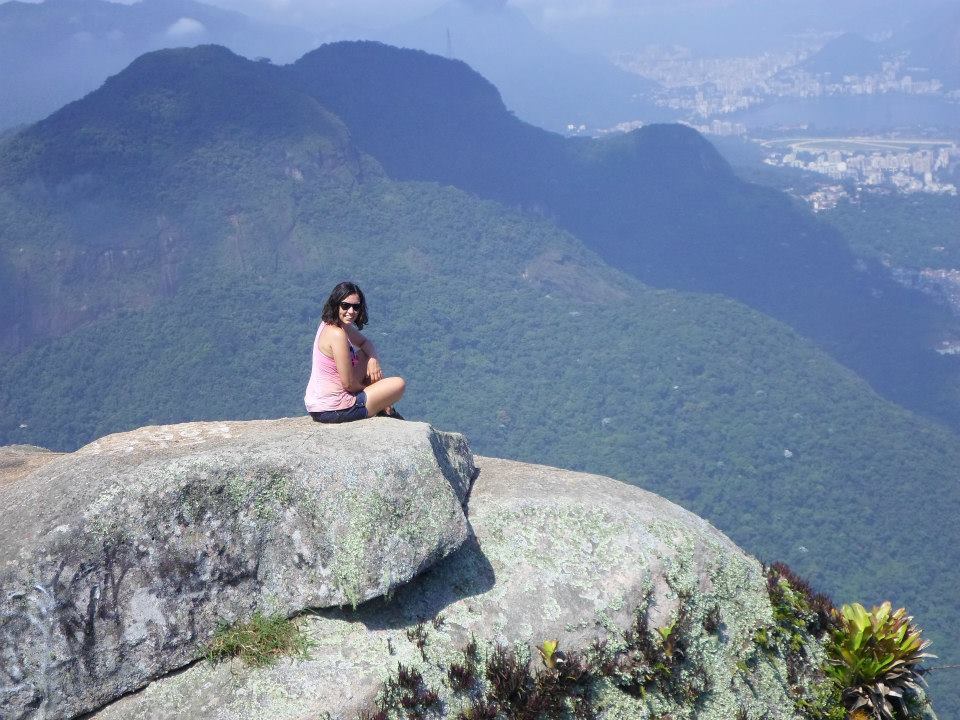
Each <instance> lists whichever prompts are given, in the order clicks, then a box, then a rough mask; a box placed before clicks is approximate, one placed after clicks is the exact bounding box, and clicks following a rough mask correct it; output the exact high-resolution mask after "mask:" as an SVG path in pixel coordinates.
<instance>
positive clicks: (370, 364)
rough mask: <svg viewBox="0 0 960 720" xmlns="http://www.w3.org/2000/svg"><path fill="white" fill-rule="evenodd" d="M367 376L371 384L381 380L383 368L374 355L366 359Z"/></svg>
mask: <svg viewBox="0 0 960 720" xmlns="http://www.w3.org/2000/svg"><path fill="white" fill-rule="evenodd" d="M367 377H368V378H369V380H370V384H371V385H372V384H373V383H375V382H377V381H378V380H383V369H382V368H381V367H380V361H379V360H377V359H376V358H375V357H372V358H369V359H368V360H367Z"/></svg>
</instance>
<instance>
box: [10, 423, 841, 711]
mask: <svg viewBox="0 0 960 720" xmlns="http://www.w3.org/2000/svg"><path fill="white" fill-rule="evenodd" d="M27 460H29V462H27ZM44 463H45V464H44ZM0 467H6V468H7V472H6V474H5V475H4V476H3V477H4V479H5V481H6V482H5V483H0V499H2V500H3V503H4V506H5V507H7V508H8V509H9V510H8V514H7V522H6V523H5V524H4V527H3V528H2V530H0V547H2V548H3V557H5V558H7V560H6V561H5V562H4V565H3V567H2V588H3V594H2V596H0V603H2V605H0V612H2V617H3V626H2V632H0V643H2V645H0V715H2V716H3V717H11V718H44V719H45V720H46V719H50V718H70V717H74V716H76V715H78V714H80V713H84V712H87V711H94V712H93V714H92V717H93V718H96V720H147V719H150V720H174V719H175V718H176V719H183V720H187V719H188V718H191V719H192V718H198V717H204V718H208V719H209V720H219V719H223V720H227V719H228V718H229V719H230V720H255V719H257V720H259V719H261V718H263V719H267V718H269V719H270V720H283V719H287V718H289V719H291V720H292V719H293V718H318V717H327V718H338V719H339V718H343V719H349V720H353V718H357V717H374V716H375V715H374V713H375V712H377V707H378V706H380V707H383V708H385V713H386V714H384V715H381V717H388V716H389V717H419V718H426V717H434V718H439V717H451V718H452V717H463V718H479V717H486V718H491V719H492V718H498V717H531V718H534V717H555V716H563V715H562V714H563V713H567V715H569V716H571V717H596V718H667V717H669V718H674V719H678V718H699V719H700V720H704V719H714V718H715V719H717V720H719V719H721V718H723V719H728V718H749V719H759V718H801V717H813V716H812V715H810V714H809V708H807V709H804V707H805V706H804V705H803V702H812V701H813V700H814V699H815V697H816V693H817V668H818V667H819V663H820V660H821V659H822V652H823V648H822V645H821V644H820V643H819V641H818V640H817V639H816V637H815V636H814V634H812V633H811V632H810V631H809V628H808V626H807V625H805V624H804V622H800V623H799V624H797V623H794V626H793V627H792V629H791V630H790V632H789V633H786V634H785V633H784V630H783V624H782V619H778V618H779V615H782V612H783V608H777V609H776V610H777V612H775V608H774V607H772V606H771V599H770V598H771V595H770V593H769V592H768V582H769V580H768V575H767V574H766V573H765V572H764V569H763V568H762V567H761V565H760V564H759V563H758V562H757V561H756V560H755V559H753V558H751V557H749V556H747V555H746V554H745V553H743V552H742V551H741V550H740V549H739V548H737V547H736V546H735V545H734V544H733V543H732V542H730V540H729V539H727V538H726V537H725V536H724V535H723V534H722V533H720V532H719V531H717V530H716V529H715V528H713V527H712V526H711V525H709V524H708V523H707V522H706V521H704V520H702V519H700V518H698V517H697V516H695V515H693V514H691V513H689V512H686V511H685V510H683V509H681V508H679V507H678V506H676V505H673V504H672V503H670V502H668V501H666V500H664V499H663V498H660V497H658V496H656V495H653V494H651V493H648V492H645V491H643V490H640V489H638V488H636V487H632V486H628V485H625V484H623V483H619V482H616V481H614V480H610V479H609V478H603V477H599V476H595V475H587V474H582V473H574V472H569V471H564V470H557V469H554V468H547V467H542V466H533V465H526V464H522V463H517V462H510V461H506V460H496V459H489V458H477V459H476V465H474V458H473V457H472V456H471V455H470V452H469V450H468V448H467V446H466V443H465V442H464V440H463V438H462V436H459V435H454V434H448V433H439V432H436V431H434V430H433V429H432V428H430V427H429V426H427V425H424V424H421V423H398V422H395V421H390V420H385V419H384V420H372V421H367V422H363V423H355V424H352V425H348V426H339V427H337V426H334V427H329V426H317V425H315V424H313V423H312V422H310V421H309V420H306V419H290V420H276V421H254V422H245V423H240V422H234V423H190V424H187V425H177V426H167V427H159V428H143V429H141V430H137V431H134V432H131V433H124V434H120V435H114V436H109V437H107V438H104V439H102V440H100V441H98V442H96V443H93V444H91V445H89V446H87V447H85V448H83V449H81V450H79V451H77V452H76V453H72V454H69V455H56V454H53V453H50V454H49V455H47V454H44V453H42V452H41V451H39V450H36V449H30V448H23V447H16V448H10V449H4V450H3V451H2V452H0ZM17 468H20V470H19V471H17ZM477 468H478V469H479V475H478V476H477V473H476V470H477ZM474 477H476V480H475V482H474V483H473V485H472V490H471V480H472V479H473V478H474ZM468 500H469V502H468ZM464 510H466V513H465V512H464ZM374 598H376V599H374ZM364 601H366V602H364ZM356 603H361V604H359V605H356V606H355V604H356ZM254 611H262V612H280V613H282V614H284V615H287V616H296V620H295V622H296V623H297V624H298V626H299V628H300V630H301V631H302V632H303V633H304V634H305V635H306V636H307V637H308V638H309V639H310V641H311V643H312V649H311V650H310V656H309V658H308V659H298V660H293V659H288V660H283V661H281V662H279V663H276V664H274V665H272V666H269V667H266V668H259V669H254V668H250V667H246V666H244V665H243V664H242V663H240V662H239V661H231V662H227V663H220V664H214V663H211V662H208V661H202V662H199V663H193V664H191V663H192V661H193V660H194V659H195V658H198V657H200V656H201V655H202V654H203V650H204V647H205V645H206V643H207V642H208V641H209V639H210V637H211V635H212V634H213V632H214V629H215V628H216V626H217V623H218V622H234V621H237V620H242V619H245V618H247V617H249V616H250V615H251V614H252V613H253V612H254ZM800 619H801V620H804V618H800ZM809 619H811V618H807V620H809ZM546 640H557V641H559V652H557V653H556V654H554V655H552V656H549V653H548V657H545V658H544V659H541V657H540V656H539V654H538V652H537V648H538V647H542V644H543V642H544V641H546ZM188 665H189V667H188V668H187V669H185V670H184V671H183V672H179V673H176V674H168V673H169V671H170V670H173V669H176V668H180V667H183V666H188ZM547 666H551V667H547ZM151 680H152V682H151ZM144 686H146V687H145V688H144V689H143V690H141V691H139V692H136V693H134V694H130V695H126V696H124V695H125V694H126V693H128V692H129V691H130V690H135V689H137V688H141V687H144ZM121 696H124V697H121ZM118 698H119V699H118ZM110 701H114V702H112V703H111V702H110ZM98 708H99V710H98ZM498 713H499V714H498Z"/></svg>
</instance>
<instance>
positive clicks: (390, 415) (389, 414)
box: [377, 405, 403, 420]
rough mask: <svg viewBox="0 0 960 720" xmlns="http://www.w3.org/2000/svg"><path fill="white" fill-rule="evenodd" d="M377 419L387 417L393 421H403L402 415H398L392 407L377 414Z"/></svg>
mask: <svg viewBox="0 0 960 720" xmlns="http://www.w3.org/2000/svg"><path fill="white" fill-rule="evenodd" d="M377 417H388V418H393V419H394V420H403V415H401V414H400V413H398V412H397V411H396V410H395V409H394V407H393V406H392V405H391V406H390V407H386V408H384V409H383V410H381V411H380V412H378V413H377Z"/></svg>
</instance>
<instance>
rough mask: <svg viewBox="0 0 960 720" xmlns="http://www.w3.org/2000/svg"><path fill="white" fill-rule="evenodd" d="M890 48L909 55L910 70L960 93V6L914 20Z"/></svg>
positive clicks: (943, 6) (946, 6)
mask: <svg viewBox="0 0 960 720" xmlns="http://www.w3.org/2000/svg"><path fill="white" fill-rule="evenodd" d="M890 44H891V45H892V47H893V48H894V49H896V50H902V51H905V52H907V53H908V54H907V62H908V64H909V65H910V70H911V72H912V73H914V74H915V75H918V76H920V77H933V78H937V79H939V80H941V81H942V82H943V83H944V85H945V86H946V87H948V88H952V89H960V4H957V3H956V2H950V3H943V4H941V5H939V6H937V7H936V8H935V9H933V10H931V11H930V12H928V13H925V14H922V15H920V16H919V17H918V18H915V19H913V20H912V21H911V22H910V23H908V24H907V25H906V27H904V28H903V30H902V31H900V32H898V33H895V34H894V36H893V37H892V38H891V40H890Z"/></svg>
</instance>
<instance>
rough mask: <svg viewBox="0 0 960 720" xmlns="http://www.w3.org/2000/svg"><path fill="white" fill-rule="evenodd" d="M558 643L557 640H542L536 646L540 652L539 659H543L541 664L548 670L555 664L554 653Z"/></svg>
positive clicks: (554, 666)
mask: <svg viewBox="0 0 960 720" xmlns="http://www.w3.org/2000/svg"><path fill="white" fill-rule="evenodd" d="M559 645H560V641H559V640H544V641H543V644H542V645H541V646H540V647H538V648H537V650H538V651H539V652H540V659H541V660H543V664H544V665H545V666H546V667H547V668H548V669H550V670H553V669H554V668H556V666H557V661H556V658H555V657H554V654H555V653H556V652H557V647H558V646H559Z"/></svg>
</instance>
